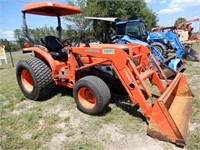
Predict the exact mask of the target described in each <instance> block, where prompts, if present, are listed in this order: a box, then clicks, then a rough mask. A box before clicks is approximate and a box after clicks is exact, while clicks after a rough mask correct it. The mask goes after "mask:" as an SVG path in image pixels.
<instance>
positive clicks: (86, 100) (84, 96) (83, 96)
mask: <svg viewBox="0 0 200 150" xmlns="http://www.w3.org/2000/svg"><path fill="white" fill-rule="evenodd" d="M78 99H79V102H80V103H81V105H83V106H84V107H85V108H87V109H92V108H94V107H95V105H96V96H95V94H94V92H93V91H92V90H90V89H89V88H86V87H82V88H80V89H79V91H78Z"/></svg>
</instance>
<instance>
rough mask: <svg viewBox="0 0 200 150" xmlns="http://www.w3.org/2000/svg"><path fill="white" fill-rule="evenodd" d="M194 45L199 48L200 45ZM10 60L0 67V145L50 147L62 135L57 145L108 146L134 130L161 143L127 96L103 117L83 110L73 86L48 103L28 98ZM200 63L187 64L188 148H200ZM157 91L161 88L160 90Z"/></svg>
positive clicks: (17, 56)
mask: <svg viewBox="0 0 200 150" xmlns="http://www.w3.org/2000/svg"><path fill="white" fill-rule="evenodd" d="M193 46H194V48H196V49H197V48H199V45H193ZM198 52H200V49H198ZM27 57H30V55H29V54H25V55H22V54H21V52H14V53H13V59H14V64H15V65H16V64H17V62H18V61H19V60H20V59H24V58H27ZM8 62H9V64H8V65H6V64H3V65H1V66H0V133H1V134H0V149H49V148H50V146H52V143H53V142H54V140H55V139H54V137H57V136H58V141H60V144H58V145H57V146H58V147H57V148H56V147H55V149H59V147H61V148H63V149H72V150H76V149H85V150H87V149H95V150H98V149H104V148H105V146H106V145H109V144H110V143H115V144H118V142H119V141H113V140H112V138H113V137H115V138H116V139H117V138H119V137H120V136H122V137H124V138H122V139H120V140H124V139H126V138H128V137H130V136H129V135H130V134H131V135H134V134H140V135H142V136H143V138H142V140H144V142H146V143H148V144H149V145H148V146H151V144H152V146H153V145H154V144H155V143H159V142H160V141H156V140H155V141H154V140H153V139H151V138H150V139H151V140H152V141H153V143H151V142H150V143H149V142H148V140H149V139H148V140H147V139H146V136H147V135H146V130H147V127H148V125H147V124H146V122H145V121H144V117H143V116H142V114H141V113H140V109H138V107H137V106H135V105H134V104H132V103H131V102H130V100H129V98H128V96H127V95H122V94H114V95H113V96H112V100H115V103H112V104H110V105H109V109H108V110H107V112H105V114H103V116H89V115H85V114H83V113H81V112H80V111H78V109H77V108H76V104H75V102H74V99H73V97H72V90H70V89H67V88H61V87H58V88H56V91H55V94H54V96H53V97H52V98H51V99H49V100H46V101H42V102H36V101H31V100H27V99H26V98H25V97H24V96H23V94H22V93H21V91H20V89H19V87H18V84H17V81H16V74H15V67H12V65H11V61H10V59H9V55H8ZM199 67H200V63H199V62H187V64H186V68H187V70H186V71H185V73H184V74H185V76H186V79H187V81H188V83H189V86H190V88H191V90H192V92H193V94H194V100H193V108H192V116H191V124H190V126H191V128H190V130H189V133H188V137H187V141H186V142H187V146H186V148H187V149H191V150H193V149H200V147H199V145H200V119H199V118H200V92H199V89H200V83H199V81H200V68H199ZM152 91H154V92H155V93H156V92H157V91H156V90H155V89H152ZM132 140H133V139H132V138H130V139H127V141H130V142H131V141H132ZM127 141H126V142H127ZM126 142H125V143H123V144H124V147H126ZM53 144H56V142H55V143H53ZM159 145H161V146H162V147H163V149H166V150H168V149H173V148H174V147H175V146H174V144H171V143H165V142H161V144H159ZM141 146H144V145H141ZM133 147H134V145H133ZM133 147H132V148H133Z"/></svg>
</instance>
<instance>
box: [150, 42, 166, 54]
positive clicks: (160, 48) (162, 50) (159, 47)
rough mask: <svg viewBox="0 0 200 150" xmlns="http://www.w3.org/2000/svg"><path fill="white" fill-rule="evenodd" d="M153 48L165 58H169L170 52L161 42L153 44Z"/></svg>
mask: <svg viewBox="0 0 200 150" xmlns="http://www.w3.org/2000/svg"><path fill="white" fill-rule="evenodd" d="M151 46H153V47H155V48H156V49H157V50H158V51H159V52H160V53H161V54H162V56H163V57H165V58H167V57H168V50H167V47H166V46H165V45H163V44H162V43H159V42H155V43H152V44H151Z"/></svg>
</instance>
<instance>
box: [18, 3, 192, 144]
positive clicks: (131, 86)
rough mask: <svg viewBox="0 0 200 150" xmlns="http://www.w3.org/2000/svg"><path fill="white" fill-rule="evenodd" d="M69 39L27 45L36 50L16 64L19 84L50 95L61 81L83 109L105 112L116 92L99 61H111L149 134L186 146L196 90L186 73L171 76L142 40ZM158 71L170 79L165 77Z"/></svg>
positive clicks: (35, 7)
mask: <svg viewBox="0 0 200 150" xmlns="http://www.w3.org/2000/svg"><path fill="white" fill-rule="evenodd" d="M65 10H66V11H65ZM52 12H53V13H52ZM80 12H81V10H80V9H78V8H76V7H72V6H69V5H62V4H58V3H46V2H43V3H32V4H27V5H26V6H25V8H24V10H23V14H24V15H25V14H26V13H32V14H40V15H47V16H48V15H51V16H56V17H58V16H59V15H60V16H62V15H67V14H75V13H80ZM64 41H65V42H64V43H67V44H62V43H63V42H61V40H60V39H59V38H56V37H54V36H47V37H45V38H44V45H33V46H27V47H26V48H24V49H23V53H28V52H32V53H34V56H35V57H33V58H29V59H27V60H21V61H19V62H18V64H17V67H16V74H17V81H18V84H19V87H20V88H21V91H22V92H23V94H24V95H25V96H26V97H27V98H29V99H33V100H41V99H44V98H46V97H48V96H50V94H51V91H52V90H53V89H52V87H53V85H61V86H65V87H68V88H73V97H74V99H75V102H76V104H77V108H78V109H79V110H80V111H82V112H84V113H86V114H90V115H99V114H102V112H104V111H105V109H106V108H107V106H108V105H109V103H110V98H111V94H110V89H109V85H108V84H107V82H106V80H105V79H104V78H103V77H102V75H103V74H104V73H105V71H104V70H100V72H99V73H98V75H97V73H96V72H95V71H94V67H95V66H107V67H111V68H112V69H113V70H114V72H115V77H114V76H113V78H110V80H114V79H116V80H119V81H120V83H121V85H122V86H123V87H124V88H125V90H126V91H127V93H128V95H129V97H130V99H131V101H132V102H133V103H134V104H136V105H138V106H139V107H140V108H141V111H142V114H143V115H144V116H145V117H146V121H147V123H148V124H149V127H148V130H147V133H148V135H150V136H152V137H153V138H157V139H160V140H164V141H169V142H173V143H175V144H176V145H178V146H182V147H183V146H184V145H185V144H186V142H185V141H186V134H187V130H188V123H189V120H190V115H191V109H192V99H193V94H192V92H191V90H190V88H189V86H188V84H187V82H186V80H185V77H184V75H183V74H182V73H177V75H176V77H175V78H174V79H173V80H168V79H167V78H166V76H165V74H164V72H163V71H162V69H161V68H160V66H159V65H158V63H157V61H156V60H155V58H154V56H153V55H152V54H151V52H150V51H149V50H148V48H147V47H145V46H142V45H139V44H119V45H117V44H95V45H80V44H77V47H72V46H71V44H70V42H68V41H67V40H64ZM124 49H126V51H125V50H124ZM151 61H153V62H154V65H152V63H151ZM157 71H159V72H160V74H161V75H162V78H163V79H164V80H161V79H160V78H159V76H158V74H157ZM146 81H149V82H150V83H151V84H150V85H149V84H147V83H146ZM152 86H155V87H157V90H158V93H159V94H158V95H157V96H156V97H155V96H154V94H153V93H152V92H151V87H152ZM147 98H148V101H149V100H150V104H149V103H147Z"/></svg>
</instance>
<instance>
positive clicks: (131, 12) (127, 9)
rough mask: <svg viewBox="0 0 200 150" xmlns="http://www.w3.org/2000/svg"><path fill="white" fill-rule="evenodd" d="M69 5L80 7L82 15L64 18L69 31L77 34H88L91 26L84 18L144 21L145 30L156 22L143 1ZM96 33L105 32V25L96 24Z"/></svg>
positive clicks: (88, 0) (79, 0) (91, 0)
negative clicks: (115, 18) (74, 31)
mask: <svg viewBox="0 0 200 150" xmlns="http://www.w3.org/2000/svg"><path fill="white" fill-rule="evenodd" d="M69 3H70V4H71V5H75V6H77V7H80V8H81V9H82V11H83V13H82V14H78V15H72V16H67V17H65V19H66V21H69V22H70V24H68V25H67V28H68V29H69V30H76V31H77V32H78V33H83V32H86V33H88V31H89V29H91V24H90V22H89V21H88V20H86V19H85V18H84V17H85V16H90V17H92V16H93V17H118V18H122V19H142V20H144V21H145V24H146V27H147V30H150V29H151V28H152V27H155V26H156V22H157V21H158V19H157V16H156V14H155V13H154V12H153V11H152V10H151V9H149V8H148V7H147V4H146V3H145V1H144V0H129V1H102V0H95V1H94V0H76V1H72V0H71V1H69ZM98 26H99V27H100V28H99V29H97V33H99V31H101V32H102V31H103V30H105V25H104V24H103V23H99V22H98Z"/></svg>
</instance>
